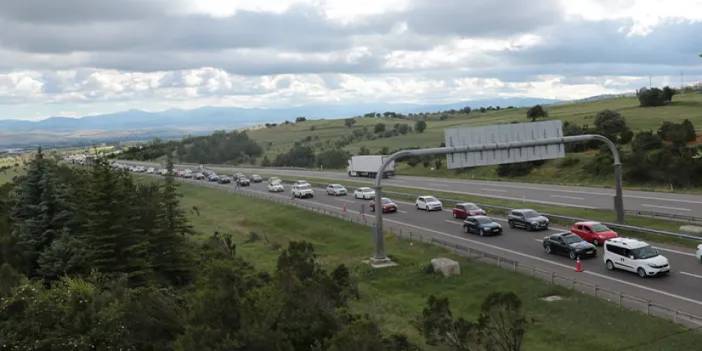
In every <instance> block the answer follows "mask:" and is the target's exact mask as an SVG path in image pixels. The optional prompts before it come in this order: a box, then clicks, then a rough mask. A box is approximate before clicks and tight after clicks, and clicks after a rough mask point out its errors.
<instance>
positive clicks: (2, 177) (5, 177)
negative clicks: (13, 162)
mask: <svg viewBox="0 0 702 351" xmlns="http://www.w3.org/2000/svg"><path fill="white" fill-rule="evenodd" d="M19 173H20V170H19V169H18V168H15V167H12V168H9V169H4V170H1V171H0V185H2V184H5V183H8V182H10V181H12V178H14V177H15V176H17V175H19Z"/></svg>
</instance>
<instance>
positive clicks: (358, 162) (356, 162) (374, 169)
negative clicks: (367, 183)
mask: <svg viewBox="0 0 702 351" xmlns="http://www.w3.org/2000/svg"><path fill="white" fill-rule="evenodd" d="M383 157H384V156H383V155H363V156H351V159H350V160H349V166H348V168H347V171H348V174H349V176H350V177H369V178H375V175H376V173H378V169H379V168H380V166H381V165H382V163H383ZM393 175H395V162H394V161H393V162H390V164H389V165H388V166H387V167H385V172H384V174H383V178H387V177H388V176H393Z"/></svg>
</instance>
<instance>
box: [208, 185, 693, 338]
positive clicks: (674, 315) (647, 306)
mask: <svg viewBox="0 0 702 351" xmlns="http://www.w3.org/2000/svg"><path fill="white" fill-rule="evenodd" d="M200 184H207V185H208V186H210V187H217V186H216V185H215V184H210V183H200ZM228 190H229V191H231V192H233V193H236V194H239V195H243V196H247V197H250V198H257V199H264V200H267V201H272V202H275V203H279V204H283V205H292V206H296V207H298V208H302V209H305V210H308V211H311V212H315V213H319V214H322V215H326V216H331V217H336V218H339V219H342V220H345V221H349V222H353V223H357V224H361V225H365V226H372V223H373V221H372V220H370V219H368V217H367V216H366V215H364V214H361V213H354V212H355V211H353V212H352V211H343V210H341V211H340V210H339V209H336V208H323V207H320V205H319V204H316V203H313V202H308V201H300V200H296V199H291V198H283V197H280V196H272V195H270V194H267V193H261V192H257V191H252V190H248V189H245V188H240V189H239V190H236V189H235V188H229V189H228ZM385 229H386V231H388V232H390V233H391V234H392V235H394V236H395V237H397V238H401V239H404V240H410V241H417V242H422V243H426V244H432V245H438V246H441V247H444V248H446V249H449V250H451V251H453V252H455V253H456V254H458V255H460V256H463V257H466V258H468V259H474V260H477V261H480V262H484V263H490V264H494V265H496V266H498V267H500V268H503V269H507V270H510V271H512V272H516V273H522V274H526V275H530V276H532V277H535V278H539V279H542V280H544V281H547V282H548V283H550V284H553V285H559V286H562V287H565V288H568V289H571V290H573V291H578V292H580V293H584V294H588V295H592V296H595V297H597V298H600V299H603V300H606V301H608V302H610V303H612V304H614V305H616V306H617V307H619V308H626V309H629V310H634V311H638V312H642V313H644V314H646V315H649V316H656V317H660V318H665V319H668V320H671V321H673V322H675V323H677V324H680V325H683V326H686V327H689V328H702V316H699V315H695V314H692V313H689V312H686V311H682V310H679V309H675V308H671V307H668V306H665V305H662V304H659V303H657V302H655V301H653V300H651V299H646V298H642V297H638V296H634V295H629V294H625V293H623V292H621V291H615V290H611V289H607V288H604V287H602V286H598V285H597V284H591V283H587V282H583V281H580V280H578V279H574V278H571V277H566V276H564V275H561V274H559V273H557V272H555V271H549V270H546V269H542V268H539V267H536V266H532V265H528V264H524V263H522V262H521V261H519V260H515V259H512V258H507V257H504V256H500V255H496V254H492V253H488V252H485V251H482V250H478V249H475V248H472V247H470V246H466V245H461V244H457V243H452V242H449V241H445V240H441V239H437V238H436V237H435V236H433V235H431V234H427V233H424V232H422V231H421V230H413V229H406V228H403V227H402V226H401V225H389V226H386V227H385ZM370 237H371V236H370V235H369V238H370Z"/></svg>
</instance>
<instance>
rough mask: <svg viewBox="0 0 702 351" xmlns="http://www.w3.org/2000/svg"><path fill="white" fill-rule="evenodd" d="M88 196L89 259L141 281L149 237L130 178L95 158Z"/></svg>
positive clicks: (86, 233) (85, 231)
mask: <svg viewBox="0 0 702 351" xmlns="http://www.w3.org/2000/svg"><path fill="white" fill-rule="evenodd" d="M91 177H92V179H91V180H90V182H89V185H88V189H87V193H86V196H85V201H84V204H85V215H84V217H85V223H84V225H83V228H82V232H81V238H82V239H83V240H84V242H85V244H86V263H87V265H88V266H89V267H91V269H95V270H97V271H98V272H102V273H126V274H127V275H128V277H129V280H130V283H131V284H133V285H140V284H142V283H144V282H145V280H146V276H147V275H148V273H149V269H148V262H147V259H146V250H147V246H148V238H147V237H145V236H142V235H139V233H138V230H137V228H136V227H135V226H134V222H135V221H137V220H138V214H137V210H136V209H137V208H139V206H138V205H137V204H138V203H139V201H140V199H139V198H138V197H137V196H136V194H135V186H134V184H133V183H132V181H131V178H130V177H129V176H128V175H127V174H124V173H116V172H113V171H112V170H111V169H110V166H109V164H108V163H107V162H106V161H105V160H103V159H98V160H96V162H95V164H94V165H93V168H92V172H91Z"/></svg>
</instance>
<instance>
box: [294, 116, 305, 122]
mask: <svg viewBox="0 0 702 351" xmlns="http://www.w3.org/2000/svg"><path fill="white" fill-rule="evenodd" d="M306 120H307V118H306V117H302V116H300V117H297V118H295V123H299V122H304V121H306Z"/></svg>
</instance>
